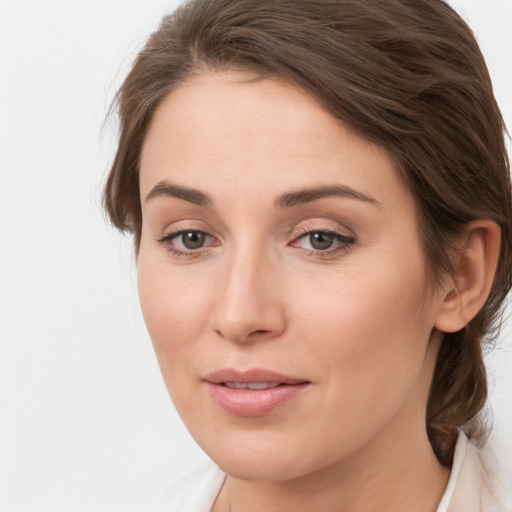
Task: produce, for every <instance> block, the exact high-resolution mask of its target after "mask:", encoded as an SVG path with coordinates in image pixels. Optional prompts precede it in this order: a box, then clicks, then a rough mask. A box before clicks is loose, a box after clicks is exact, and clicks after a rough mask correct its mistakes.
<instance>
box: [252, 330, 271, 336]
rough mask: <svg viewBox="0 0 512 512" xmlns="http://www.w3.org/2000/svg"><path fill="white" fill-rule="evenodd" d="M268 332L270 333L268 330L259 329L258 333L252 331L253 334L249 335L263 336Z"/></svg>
mask: <svg viewBox="0 0 512 512" xmlns="http://www.w3.org/2000/svg"><path fill="white" fill-rule="evenodd" d="M268 332H269V331H268V330H266V329H257V330H256V331H252V332H251V333H249V336H258V335H261V334H267V333H268Z"/></svg>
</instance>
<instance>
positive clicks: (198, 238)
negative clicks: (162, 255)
mask: <svg viewBox="0 0 512 512" xmlns="http://www.w3.org/2000/svg"><path fill="white" fill-rule="evenodd" d="M181 236H182V241H183V245H184V246H185V247H186V248H187V249H200V248H201V247H202V246H203V245H204V239H205V236H204V233H201V232H200V231H188V232H186V233H183V234H182V235H181Z"/></svg>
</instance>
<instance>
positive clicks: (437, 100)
mask: <svg viewBox="0 0 512 512" xmlns="http://www.w3.org/2000/svg"><path fill="white" fill-rule="evenodd" d="M118 101H119V114H120V119H121V135H120V141H119V147H118V152H117V155H116V158H115V161H114V164H113V166H112V170H111V173H110V176H109V179H108V182H107V185H106V190H105V204H106V208H107V211H108V213H109V215H110V218H111V220H112V222H113V223H114V225H116V226H117V227H118V228H120V229H122V230H130V231H131V232H133V234H134V238H135V246H136V249H137V256H138V277H139V294H140V299H141V305H142V310H143V313H144V317H145V320H146V324H147V327H148V330H149V333H150V335H151V338H152V341H153V344H154V347H155V350H156V354H157V357H158V360H159V363H160V367H161V370H162V374H163V377H164V380H165V382H166V385H167V387H168V390H169V393H170V395H171V397H172V399H173V401H174V403H175V405H176V407H177V409H178V411H179V413H180V415H181V416H182V418H183V420H184V422H185V424H186V426H187V427H188V429H189V430H190V432H191V434H192V435H193V436H194V438H195V439H196V441H197V442H198V443H199V445H200V446H201V447H202V448H203V449H204V450H205V451H206V453H207V454H208V455H209V456H210V457H211V458H212V459H213V461H214V462H215V463H216V466H218V468H217V467H213V468H207V469H204V470H201V471H200V472H199V473H197V474H194V475H192V476H190V477H188V478H187V479H185V480H184V481H183V482H181V483H180V484H179V485H178V486H174V487H172V488H171V489H170V490H169V491H168V492H167V493H165V494H164V495H162V496H161V497H160V498H158V499H157V500H156V501H155V502H154V504H153V505H152V508H151V510H162V511H163V510H180V511H191V512H192V511H205V512H206V511H210V510H211V511H213V512H227V511H231V512H238V511H244V512H251V511H273V510H279V511H287V510H294V511H302V510H304V511H306V510H308V511H309V510H315V511H319V512H322V511H339V510H344V511H365V512H368V511H373V510H379V511H383V510H393V511H401V510H404V511H411V510H417V511H425V512H427V511H433V510H437V511H438V512H443V511H446V510H450V511H452V512H453V511H456V512H459V511H464V512H468V511H471V510H486V511H487V510H511V509H512V504H511V503H512V502H511V501H510V497H509V496H507V489H506V485H504V484H503V482H501V479H502V476H500V475H499V474H494V473H493V468H492V467H491V466H490V462H487V461H485V460H484V457H483V455H482V453H483V452H482V453H481V452H479V451H478V449H477V446H478V444H479V442H480V443H481V442H482V441H483V439H484V435H485V430H484V429H483V427H482V425H481V418H480V415H479V413H480V411H481V409H482V407H483V405H484V403H485V399H486V377H485V369H484V365H483V361H482V343H483V341H484V339H487V338H488V337H489V336H490V335H491V334H492V333H493V331H494V329H495V328H496V326H497V325H498V324H499V319H500V308H501V305H502V303H503V301H504V299H505V297H506V294H507V292H508V290H509V289H510V284H511V277H510V276H511V269H512V258H511V230H512V216H511V212H512V209H511V190H510V177H509V166H508V160H507V155H506V150H505V145H504V136H503V129H504V126H503V122H502V119H501V116H500V113H499V110H498V107H497V105H496V102H495V100H494V97H493V94H492V87H491V83H490V79H489V76H488V73H487V70H486V66H485V63H484V61H483V58H482V56H481V53H480V51H479V49H478V46H477V44H476V42H475V40H474V37H473V36H472V34H471V31H470V30H469V28H468V27H467V25H466V24H465V23H464V22H463V21H462V20H461V19H460V18H459V17H458V15H457V14H456V13H455V12H454V11H453V10H452V9H451V8H450V7H448V6H447V5H446V4H445V3H444V2H442V1H441V0H437V1H432V0H418V1H417V2H414V4H411V3H410V2H408V1H406V0H392V1H388V2H381V1H379V0H364V1H361V0H357V1H356V0H325V1H320V2H319V1H317V0H315V1H312V0H300V1H297V0H269V1H266V2H260V1H257V0H236V1H233V0H195V1H192V2H190V3H188V4H185V5H184V6H183V7H181V8H180V9H178V11H176V13H174V14H173V15H171V16H169V17H166V18H165V19H164V20H163V22H162V24H161V26H160V28H159V29H158V30H157V31H156V32H155V33H154V34H153V35H152V36H151V38H150V39H149V41H148V43H147V45H146V47H145V48H144V50H143V51H142V52H141V53H140V55H139V56H138V58H137V60H136V62H135V64H134V66H133V68H132V70H131V71H130V73H129V75H128V77H127V78H126V80H125V82H124V84H123V86H122V88H121V90H120V92H119V96H118ZM468 439H469V441H468Z"/></svg>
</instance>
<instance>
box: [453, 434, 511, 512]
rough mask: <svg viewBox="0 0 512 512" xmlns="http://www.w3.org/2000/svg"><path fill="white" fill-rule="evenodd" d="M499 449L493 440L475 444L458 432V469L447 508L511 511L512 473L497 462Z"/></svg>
mask: <svg viewBox="0 0 512 512" xmlns="http://www.w3.org/2000/svg"><path fill="white" fill-rule="evenodd" d="M498 449H499V447H498V446H495V445H493V443H491V444H489V445H486V446H485V447H484V448H477V447H476V446H475V445H473V444H472V443H471V442H470V441H468V440H467V438H466V436H465V435H464V434H462V433H461V434H460V438H459V441H458V442H457V449H456V453H455V460H454V466H455V464H456V463H457V459H458V461H459V470H458V475H456V479H454V480H455V481H454V482H453V496H452V498H451V500H450V505H449V507H448V508H447V512H512V475H511V474H510V471H509V470H506V469H505V467H504V465H503V464H502V463H500V461H499V458H498V457H497V455H496V453H497V450H498ZM453 469H455V467H454V468H453ZM452 471H453V470H452ZM450 480H451V479H450ZM450 483H451V482H450Z"/></svg>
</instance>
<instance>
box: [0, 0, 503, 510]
mask: <svg viewBox="0 0 512 512" xmlns="http://www.w3.org/2000/svg"><path fill="white" fill-rule="evenodd" d="M176 4H177V2H176V1H171V0H144V1H142V0H82V1H80V0H66V1H65V0H60V1H58V0H0V511H2V512H29V511H30V512H36V511H37V512H81V511H91V512H92V511H94V512H96V511H97V512H107V511H108V512H116V511H126V510H129V509H131V508H132V507H133V506H134V505H136V504H137V503H139V502H140V501H142V500H144V499H145V498H147V497H148V496H150V495H151V494H152V493H153V492H154V491H155V490H156V489H158V488H160V487H161V486H163V485H165V484H166V483H167V482H169V481H170V480H172V479H174V478H176V477H178V476H179V475H180V474H182V473H184V472H186V471H188V470H189V469H191V468H193V467H194V466H196V465H197V464H198V463H200V462H201V461H202V460H204V459H205V456H204V455H203V454H202V453H201V451H200V450H199V449H198V448H197V447H196V446H195V445H194V443H193V441H192V440H191V439H190V437H189V436H188V434H187V433H186V431H185V429H184V427H183V426H182V425H181V423H180V420H179V418H178V417H177V415H176V413H175V412H174V409H173V408H172V406H171V404H170V401H169V399H168V397H167V394H166V391H165V389H164V386H163V383H162V380H161V377H160V375H159V373H158V368H157V365H156V362H155V358H154V356H153V353H152V349H151V345H150V341H149V339H148V336H147V334H146V331H145V327H144V325H143V322H142V319H141V316H140V313H139V309H138V303H137V296H136V278H135V272H134V261H133V255H132V252H131V245H130V240H129V238H123V237H121V236H120V235H118V234H116V233H115V232H113V230H112V229H111V228H110V227H109V226H108V225H107V224H106V222H105V220H104V218H103V216H102V213H101V208H100V195H101V185H102V182H103V180H104V178H105V174H106V172H107V169H108V163H109V162H110V160H111V158H112V156H113V151H114V145H115V144H114V136H113V132H114V130H113V125H112V123H111V124H108V123H107V124H106V125H105V127H104V128H103V130H102V124H103V121H104V118H105V115H106V112H107V110H108V107H109V103H110V101H111V99H112V97H113V95H114V93H115V90H116V88H117V87H118V86H119V84H120V82H121V80H122V77H123V76H124V75H125V73H126V70H127V68H128V65H129V63H130V62H131V60H132V59H133V57H134V56H135V54H136V52H137V50H138V49H140V47H141V45H142V44H143V42H144V40H145V38H146V37H147V35H148V34H149V32H150V31H152V30H153V29H154V28H155V27H156V25H157V23H158V21H159V19H160V18H161V16H162V15H163V14H164V13H166V12H168V11H170V10H172V9H173V8H174V7H175V6H176ZM452 4H453V5H454V6H455V7H457V8H458V9H459V11H460V12H461V13H463V14H464V16H465V17H466V18H467V19H468V21H469V23H470V25H471V26H472V27H473V28H474V30H475V32H476V35H477V37H478V38H479V40H480V43H481V47H482V49H483V52H484V54H485V55H486V57H487V61H488V65H489V68H490V71H491V75H492V76H493V80H494V85H495V90H496V95H497V98H498V101H499V103H500V105H501V107H502V111H503V113H504V116H505V119H506V120H507V122H508V125H509V126H512V92H511V91H512V57H511V53H512V52H511V50H512V1H511V0H458V1H453V2H452ZM511 325H512V322H510V321H509V323H508V325H507V330H508V331H509V333H510V332H512V329H511ZM489 365H490V367H491V372H492V374H491V388H492V395H491V402H492V406H493V410H494V418H495V420H494V421H495V430H494V432H495V434H494V435H495V436H497V437H498V438H502V441H501V442H502V444H507V443H508V445H509V449H512V447H511V446H510V444H511V441H506V440H503V437H504V433H506V432H512V375H511V374H512V342H511V341H510V335H509V336H506V335H505V334H504V335H503V336H502V341H501V345H500V348H499V349H498V350H497V351H496V352H495V353H494V355H493V356H492V358H491V360H490V363H489ZM511 453H512V452H511Z"/></svg>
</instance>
